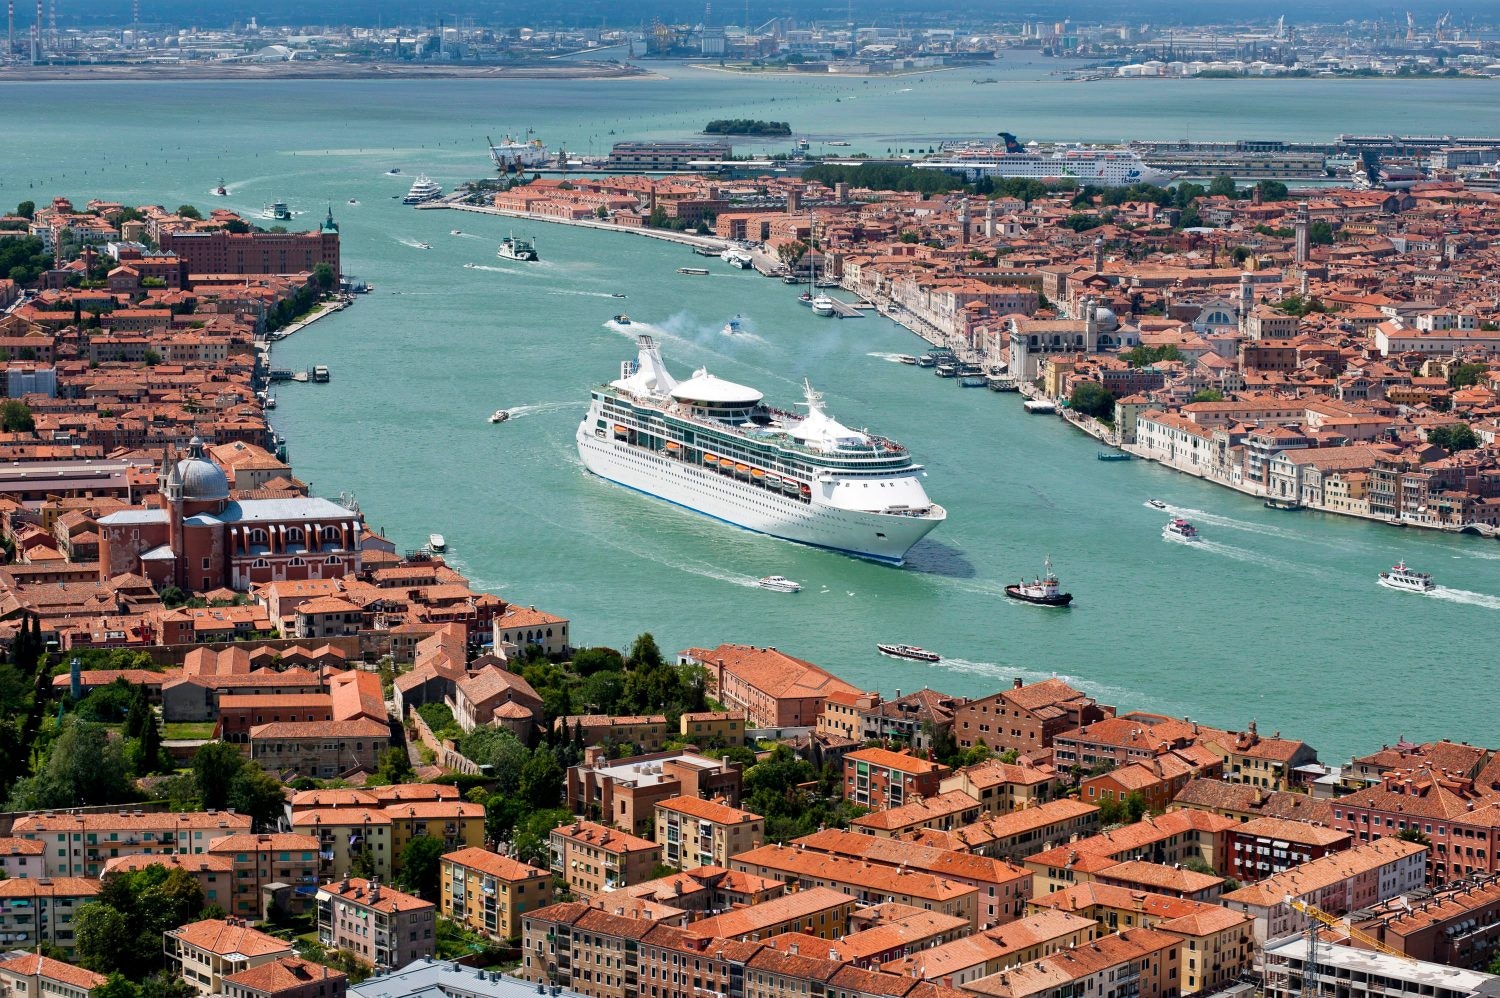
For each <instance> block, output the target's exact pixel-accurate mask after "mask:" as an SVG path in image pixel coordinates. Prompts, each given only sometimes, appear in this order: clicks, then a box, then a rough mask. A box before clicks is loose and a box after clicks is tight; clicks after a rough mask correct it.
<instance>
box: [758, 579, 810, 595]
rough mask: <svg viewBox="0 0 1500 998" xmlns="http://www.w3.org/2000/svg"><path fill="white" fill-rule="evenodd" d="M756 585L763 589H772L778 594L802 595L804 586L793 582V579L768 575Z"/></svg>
mask: <svg viewBox="0 0 1500 998" xmlns="http://www.w3.org/2000/svg"><path fill="white" fill-rule="evenodd" d="M755 584H756V585H757V586H760V587H761V588H762V589H770V590H772V591H773V592H778V593H800V592H801V591H802V586H801V585H800V584H799V583H796V582H793V581H792V580H791V579H788V578H786V577H785V576H781V575H768V576H766V577H765V578H764V579H761V580H760V581H759V582H757V583H755Z"/></svg>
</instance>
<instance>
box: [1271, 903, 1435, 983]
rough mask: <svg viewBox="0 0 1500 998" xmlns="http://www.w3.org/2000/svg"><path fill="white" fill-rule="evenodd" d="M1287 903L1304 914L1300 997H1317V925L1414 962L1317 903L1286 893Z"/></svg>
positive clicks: (1390, 954)
mask: <svg viewBox="0 0 1500 998" xmlns="http://www.w3.org/2000/svg"><path fill="white" fill-rule="evenodd" d="M1286 906H1287V907H1288V908H1291V909H1292V910H1293V911H1298V912H1301V913H1302V914H1304V915H1306V916H1307V960H1306V964H1305V966H1304V967H1303V969H1302V998H1318V985H1317V976H1318V927H1319V926H1320V925H1325V926H1327V927H1328V928H1330V929H1335V930H1337V931H1339V932H1342V933H1343V934H1344V935H1346V936H1348V937H1349V938H1350V939H1351V940H1353V941H1354V942H1357V943H1359V944H1361V945H1362V946H1368V947H1369V948H1370V949H1372V950H1375V951H1376V952H1377V953H1384V954H1385V955H1386V956H1393V957H1396V958H1397V959H1399V960H1407V961H1409V962H1412V963H1415V962H1416V960H1415V958H1413V957H1410V956H1407V955H1406V954H1405V953H1402V952H1401V951H1400V950H1397V949H1393V948H1392V947H1390V946H1387V945H1386V944H1385V943H1383V942H1381V941H1380V940H1379V939H1376V938H1375V937H1374V936H1372V935H1370V934H1369V933H1368V932H1362V931H1360V930H1359V929H1356V928H1355V927H1354V926H1353V925H1352V924H1350V922H1349V919H1348V918H1340V917H1339V916H1337V915H1330V914H1329V913H1328V912H1326V911H1324V910H1323V909H1322V908H1319V907H1318V906H1317V905H1315V904H1312V903H1311V902H1309V901H1301V900H1298V899H1297V898H1294V897H1291V896H1290V895H1288V896H1287V898H1286Z"/></svg>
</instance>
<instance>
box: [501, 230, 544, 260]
mask: <svg viewBox="0 0 1500 998" xmlns="http://www.w3.org/2000/svg"><path fill="white" fill-rule="evenodd" d="M495 255H496V256H498V257H499V258H500V259H502V260H520V261H522V262H525V263H535V262H536V261H538V260H540V259H541V257H539V256H537V252H536V243H535V242H533V241H532V240H530V239H517V238H516V237H515V236H506V237H505V238H504V239H502V240H500V248H499V249H497V250H495Z"/></svg>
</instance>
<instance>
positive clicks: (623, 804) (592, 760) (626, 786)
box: [567, 746, 740, 836]
mask: <svg viewBox="0 0 1500 998" xmlns="http://www.w3.org/2000/svg"><path fill="white" fill-rule="evenodd" d="M674 797H698V798H702V799H705V800H717V799H722V800H723V801H724V802H725V803H726V804H728V805H729V806H731V807H734V806H736V805H738V804H739V800H740V767H739V766H738V765H735V764H732V763H730V762H729V761H728V760H727V759H715V758H712V757H711V756H704V755H699V754H697V753H696V752H689V751H686V750H679V751H674V752H657V753H653V754H647V755H637V756H628V757H626V758H624V759H617V760H613V761H612V760H610V759H609V758H608V756H607V755H606V754H605V752H604V750H603V748H601V747H598V746H593V747H590V748H588V749H586V750H585V751H584V757H583V762H582V763H580V764H578V765H577V766H573V767H570V768H569V769H568V782H567V799H568V806H569V807H570V808H572V810H573V813H574V814H579V815H586V816H588V817H589V818H597V819H598V820H601V821H607V822H609V823H611V824H614V825H616V826H618V827H620V828H624V829H628V830H630V831H631V832H633V833H634V834H636V835H640V836H650V835H651V834H652V833H653V832H654V831H655V829H656V805H657V804H660V803H661V802H662V801H665V800H670V799H672V798H674Z"/></svg>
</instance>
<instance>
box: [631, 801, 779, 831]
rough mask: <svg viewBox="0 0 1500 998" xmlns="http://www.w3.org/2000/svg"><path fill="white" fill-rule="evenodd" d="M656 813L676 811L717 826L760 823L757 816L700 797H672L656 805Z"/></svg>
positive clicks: (759, 818)
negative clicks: (747, 822) (750, 822)
mask: <svg viewBox="0 0 1500 998" xmlns="http://www.w3.org/2000/svg"><path fill="white" fill-rule="evenodd" d="M656 809H657V810H658V811H676V812H677V813H678V814H685V815H688V816H689V817H692V818H699V819H701V820H704V821H712V822H714V823H715V824H719V825H738V824H740V823H741V822H746V821H760V820H761V817H760V815H758V814H752V813H751V812H749V811H742V810H740V809H739V808H737V807H730V806H729V805H728V804H725V803H723V802H721V801H716V800H704V799H702V798H701V797H672V798H669V799H667V800H664V801H661V802H659V803H658V804H657V805H656Z"/></svg>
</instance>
